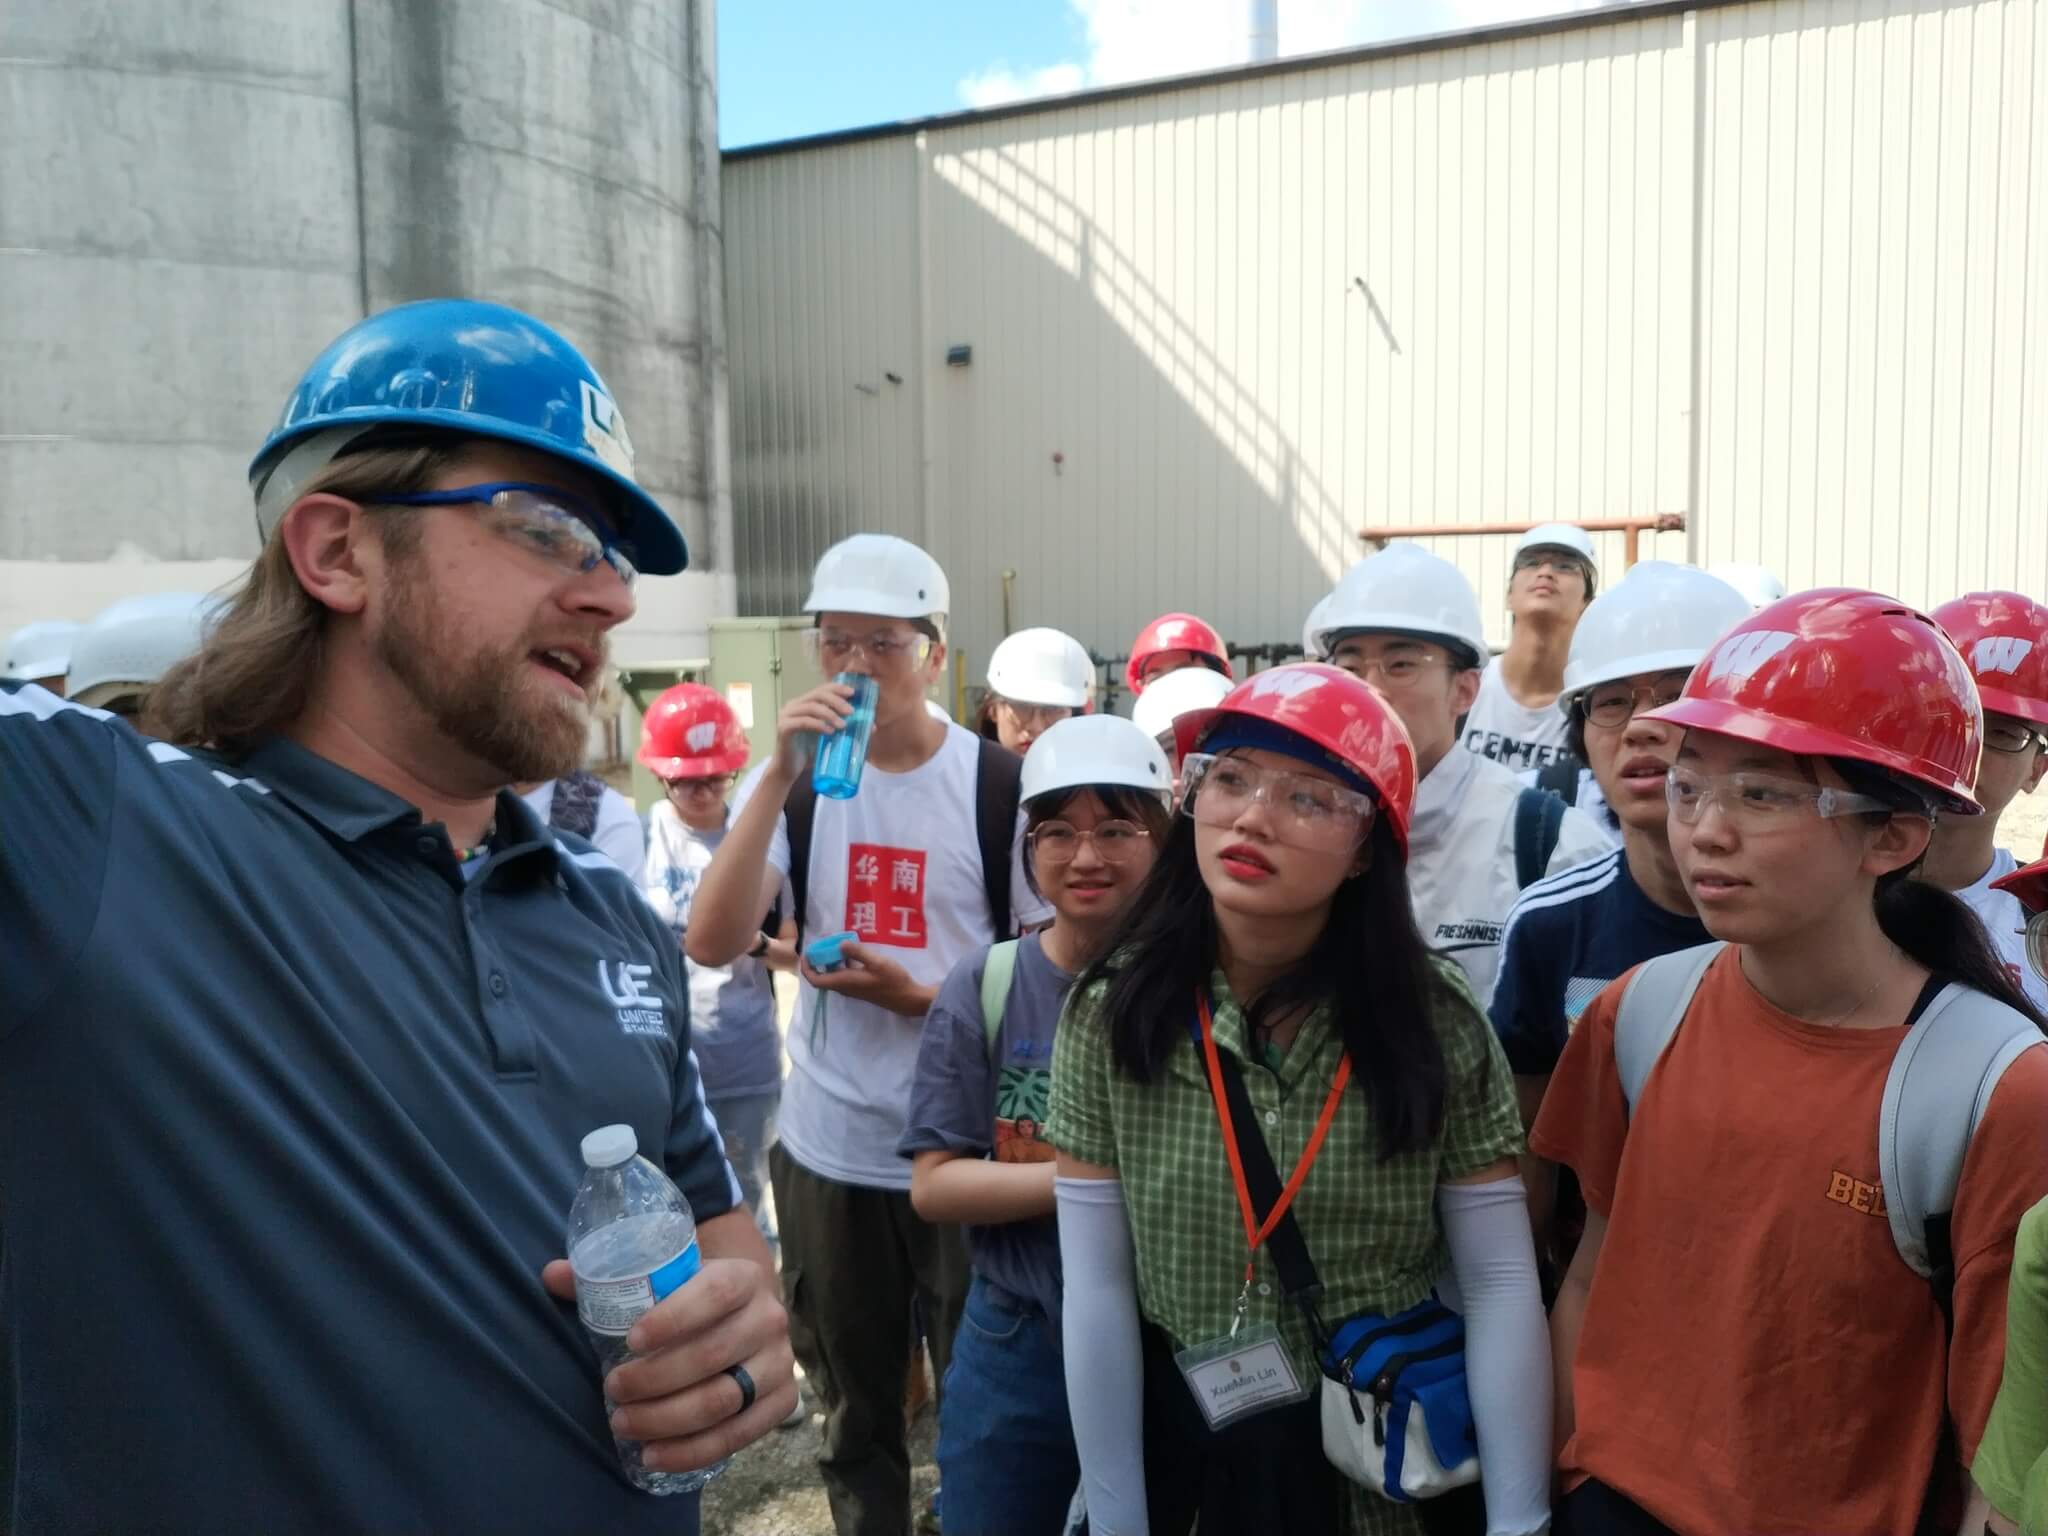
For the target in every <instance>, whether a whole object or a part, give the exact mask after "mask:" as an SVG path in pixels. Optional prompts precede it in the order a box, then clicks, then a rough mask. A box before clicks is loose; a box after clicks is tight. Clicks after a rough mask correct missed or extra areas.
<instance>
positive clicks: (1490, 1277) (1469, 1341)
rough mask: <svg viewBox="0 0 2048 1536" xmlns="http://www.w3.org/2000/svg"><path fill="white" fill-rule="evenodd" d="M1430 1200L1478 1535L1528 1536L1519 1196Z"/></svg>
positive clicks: (1539, 1380)
mask: <svg viewBox="0 0 2048 1536" xmlns="http://www.w3.org/2000/svg"><path fill="white" fill-rule="evenodd" d="M1436 1199H1437V1213H1438V1215H1439V1217H1440V1219H1441V1220H1442V1222H1443V1227H1444V1237H1445V1239H1446V1240H1447V1241H1448V1242H1449V1243H1450V1247H1451V1268H1452V1270H1453V1272H1454V1273H1455V1275H1456V1277H1457V1282H1458V1291H1459V1293H1460V1297H1461V1299H1462V1301H1463V1303H1464V1308H1465V1378H1466V1384H1467V1386H1468V1387H1469V1388H1470V1390H1471V1393H1472V1422H1473V1425H1474V1427H1475V1428H1476V1429H1477V1431H1478V1434H1479V1480H1480V1484H1481V1486H1482V1487H1483V1488H1484V1489H1485V1490H1486V1529H1487V1536H1534V1533H1536V1532H1541V1531H1545V1530H1547V1529H1549V1526H1550V1470H1551V1468H1550V1411H1551V1380H1550V1335H1549V1331H1548V1330H1547V1328H1546V1327H1545V1325H1544V1321H1543V1297H1542V1293H1541V1292H1540V1291H1539V1290H1538V1289H1537V1285H1536V1250H1535V1245H1534V1244H1533V1243H1532V1242H1531V1240H1530V1237H1529V1208H1528V1196H1527V1194H1526V1193H1525V1192H1524V1190H1523V1188H1522V1181H1521V1180H1520V1179H1498V1180H1495V1181H1494V1182H1492V1183H1488V1184H1440V1185H1438V1186H1437V1191H1436ZM1070 1337H1071V1335H1070ZM1079 1428H1080V1425H1079V1423H1078V1422H1077V1423H1076V1425H1075V1429H1076V1431H1077V1432H1078V1430H1079Z"/></svg>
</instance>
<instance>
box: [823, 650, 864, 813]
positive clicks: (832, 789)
mask: <svg viewBox="0 0 2048 1536" xmlns="http://www.w3.org/2000/svg"><path fill="white" fill-rule="evenodd" d="M832 681H833V682H835V683H844V684H845V685H846V686H847V687H849V688H851V689H852V690H853V713H852V714H851V715H850V716H848V717H847V720H846V723H845V724H844V725H842V726H840V727H839V729H838V730H837V731H834V732H833V733H832V734H831V735H830V736H827V737H826V738H825V739H824V740H823V741H821V742H819V743H818V755H817V756H816V758H814V759H813V760H812V762H811V788H812V789H814V790H816V791H817V792H818V793H819V794H820V795H823V796H824V797H825V798H826V799H827V800H851V799H852V798H853V797H854V796H855V795H857V794H859V793H860V771H861V769H863V768H865V767H866V766H867V761H868V737H870V736H872V735H873V734H874V731H875V680H874V679H873V678H872V677H869V676H868V675H867V674H866V673H864V672H842V673H840V674H839V675H838V676H837V677H835V678H833V679H832Z"/></svg>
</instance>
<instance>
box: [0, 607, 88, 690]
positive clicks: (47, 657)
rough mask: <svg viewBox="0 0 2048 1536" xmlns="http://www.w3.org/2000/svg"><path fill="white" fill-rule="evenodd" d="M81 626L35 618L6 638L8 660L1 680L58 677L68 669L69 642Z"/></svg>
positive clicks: (0, 670)
mask: <svg viewBox="0 0 2048 1536" xmlns="http://www.w3.org/2000/svg"><path fill="white" fill-rule="evenodd" d="M83 627H84V626H83V625H79V624H74V623H72V622H71V621H70V620H69V619H38V620H37V621H36V622H35V623H33V624H24V625H22V626H21V628H19V629H17V630H16V631H15V632H14V633H13V634H11V635H9V636H8V637H7V660H6V663H5V665H4V666H0V677H8V678H16V679H19V680H20V681H22V682H28V681H30V680H31V679H34V678H38V677H61V676H63V674H64V673H65V672H66V671H68V670H69V669H70V666H71V643H72V642H73V641H74V640H76V639H77V638H78V632H79V630H80V629H82V628H83Z"/></svg>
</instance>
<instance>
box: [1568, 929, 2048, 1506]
mask: <svg viewBox="0 0 2048 1536" xmlns="http://www.w3.org/2000/svg"><path fill="white" fill-rule="evenodd" d="M1626 981H1627V977H1625V976H1624V977H1623V978H1621V979H1620V980H1618V981H1615V982H1614V983H1612V984H1611V985H1609V986H1608V987H1607V989H1606V990H1605V991H1603V992H1602V993H1601V994H1600V995H1599V997H1597V998H1595V999H1594V1000H1593V1002H1592V1004H1591V1005H1590V1006H1589V1007H1588V1008H1587V1009H1586V1012H1585V1014H1584V1016H1583V1017H1582V1018H1581V1019H1580V1021H1579V1025H1578V1027H1577V1028H1576V1029H1575V1030H1574V1031H1573V1032H1572V1036H1571V1040H1570V1043H1569V1044H1568V1045H1567V1046H1566V1047H1565V1051H1564V1055H1563V1057H1562V1059H1561V1060H1560V1061H1559V1062H1558V1065H1557V1071H1556V1073H1555V1075H1554V1076H1553V1077H1552V1078H1551V1082H1550V1089H1549V1092H1548V1093H1547V1094H1546V1095H1545V1097H1544V1100H1543V1110H1542V1113H1541V1114H1540V1115H1539V1116H1538V1117H1537V1121H1536V1129H1535V1132H1534V1134H1533V1136H1532V1137H1531V1138H1530V1145H1531V1147H1532V1148H1533V1150H1534V1151H1535V1152H1536V1153H1537V1154H1538V1155H1539V1156H1542V1157H1546V1158H1549V1159H1550V1160H1552V1161H1553V1162H1558V1163H1563V1164H1566V1165H1568V1166H1570V1167H1571V1168H1572V1169H1573V1170H1574V1171H1575V1172H1576V1173H1577V1174H1578V1177H1579V1184H1580V1187H1581V1188H1582V1189H1583V1190H1584V1191H1585V1195H1586V1201H1587V1203H1588V1204H1589V1205H1590V1206H1592V1207H1593V1209H1595V1210H1597V1211H1599V1212H1601V1213H1602V1214H1604V1215H1605V1216H1606V1217H1607V1220H1608V1226H1607V1236H1606V1240H1605V1242H1604V1243H1603V1245H1602V1247H1601V1250H1600V1256H1599V1260H1598V1263H1597V1264H1596V1266H1595V1268H1594V1271H1593V1289H1592V1294H1591V1297H1590V1299H1589V1301H1588V1303H1587V1307H1586V1319H1585V1326H1584V1329H1583V1331H1582V1332H1581V1334H1580V1337H1579V1351H1578V1358H1577V1359H1576V1360H1575V1361H1573V1362H1572V1363H1571V1369H1572V1373H1573V1374H1572V1388H1573V1396H1574V1402H1575V1405H1576V1415H1577V1416H1576V1421H1575V1429H1576V1432H1575V1433H1574V1434H1573V1436H1572V1438H1571V1440H1570V1442H1569V1443H1568V1444H1567V1445H1566V1446H1565V1448H1564V1455H1563V1459H1562V1466H1563V1469H1564V1471H1565V1473H1566V1475H1567V1476H1568V1477H1569V1478H1571V1479H1573V1480H1575V1481H1576V1480H1578V1479H1580V1478H1583V1477H1585V1476H1591V1477H1595V1478H1598V1479H1599V1480H1600V1481H1601V1482H1603V1483H1605V1484H1607V1485H1608V1486H1609V1487H1611V1488H1613V1489H1615V1490H1616V1491H1617V1492H1619V1493H1621V1494H1623V1495H1625V1496H1626V1497H1628V1498H1629V1499H1632V1500H1633V1501H1634V1502H1635V1503H1637V1504H1639V1505H1641V1506H1642V1507H1643V1508H1644V1509H1645V1510H1647V1511H1649V1513H1651V1514H1652V1515H1654V1516H1656V1517H1657V1519H1659V1520H1661V1521H1663V1522H1664V1523H1665V1524H1666V1525H1668V1526H1671V1527H1672V1528H1673V1529H1674V1530H1677V1531H1680V1532H1683V1533H1685V1536H1706V1533H1708V1532H1740V1533H1743V1536H1780V1533H1782V1536H1814V1533H1817V1532H1856V1533H1859V1536H1862V1533H1870V1536H1877V1533H1885V1532H1889V1533H1894V1536H1911V1533H1912V1531H1913V1527H1914V1523H1915V1520H1916V1519H1917V1517H1918V1515H1919V1512H1920V1506H1921V1503H1922V1500H1923V1498H1924V1497H1925V1495H1926V1492H1927V1488H1928V1483H1929V1479H1930V1476H1931V1474H1932V1472H1933V1470H1934V1457H1935V1452H1936V1447H1937V1445H1938V1444H1939V1442H1940V1436H1941V1430H1942V1415H1943V1410H1944V1397H1945V1398H1946V1408H1947V1410H1948V1412H1949V1413H1951V1414H1952V1415H1953V1418H1954V1422H1955V1424H1956V1426H1957V1428H1958V1431H1959V1433H1960V1436H1961V1442H1960V1446H1959V1451H1960V1455H1961V1460H1962V1463H1963V1464H1964V1465H1968V1463H1969V1461H1970V1458H1971V1457H1972V1456H1974V1455H1975V1454H1976V1449H1977V1440H1978V1437H1979V1436H1980V1435H1982V1433H1983V1431H1984V1421H1985V1418H1986V1417H1987V1416H1988V1415H1989V1414H1990V1412H1991V1401H1992V1398H1993V1397H1994V1396H1996V1395H1997V1392H1998V1382H1999V1376H2000V1373H2001V1371H2002V1370H2003V1366H2004V1354H2003V1350H2004V1340H2005V1288H2006V1278H2007V1272H2008V1270H2009V1269H2010V1268H2011V1265H2012V1246H2013V1235H2014V1232H2015V1231H2016V1229H2017V1228H2018V1226H2019V1219H2020V1217H2021V1216H2022V1215H2023V1214H2024V1213H2025V1212H2026V1210H2027V1208H2028V1207H2029V1206H2030V1205H2032V1204H2033V1203H2034V1202H2035V1201H2037V1200H2040V1199H2042V1198H2043V1197H2044V1196H2048V1049H2043V1050H2032V1051H2028V1052H2026V1053H2025V1054H2023V1055H2022V1056H2021V1057H2020V1059H2019V1060H2018V1061H2016V1062H2015V1063H2014V1064H2013V1065H2012V1067H2011V1068H2010V1069H2009V1070H2008V1071H2007V1073H2006V1075H2005V1077H2004V1078H2003V1079H2002V1080H2001V1082H2000V1083H1999V1086H1998V1089H1997V1091H1996V1092H1995V1093H1994V1094H1993V1095H1992V1098H1991V1102H1990V1105H1989V1106H1988V1108H1987V1109H1986V1111H1985V1114H1984V1118H1983V1120H1982V1121H1981V1122H1980V1123H1979V1125H1978V1128H1977V1133H1976V1136H1975V1137H1974V1139H1973V1140H1972V1142H1971V1145H1970V1152H1969V1156H1968V1158H1967V1159H1966V1160H1965V1162H1964V1164H1963V1174H1962V1180H1961V1183H1960V1185H1959V1186H1958V1188H1957V1191H1956V1202H1955V1210H1954V1213H1953V1216H1952V1219H1951V1228H1950V1231H1951V1244H1952V1247H1953V1249H1954V1252H1955V1259H1956V1287H1955V1340H1954V1348H1953V1350H1952V1351H1951V1350H1950V1348H1949V1345H1948V1342H1947V1340H1946V1338H1945V1331H1946V1330H1945V1327H1944V1324H1943V1321H1942V1316H1941V1311H1940V1309H1939V1308H1938V1307H1937V1306H1936V1305H1935V1300H1934V1293H1933V1290H1932V1288H1931V1287H1930V1286H1929V1285H1928V1283H1927V1282H1926V1281H1924V1280H1922V1279H1921V1278H1920V1277H1919V1276H1918V1275H1915V1274H1914V1273H1913V1272H1912V1271H1911V1270H1910V1269H1908V1268H1907V1267H1906V1265H1905V1262H1904V1261H1903V1260H1902V1259H1901V1258H1900V1257H1899V1254H1898V1250H1897V1248H1896V1247H1894V1246H1893V1243H1892V1234H1891V1227H1890V1225H1889V1224H1888V1222H1887V1221H1886V1219H1885V1215H1884V1203H1883V1201H1884V1195H1883V1191H1882V1189H1880V1188H1879V1185H1878V1169H1877V1123H1878V1107H1879V1104H1880V1103H1881V1101H1882V1099H1883V1096H1884V1082H1885V1073H1886V1071H1887V1069H1889V1067H1890V1066H1891V1061H1892V1056H1893V1053H1894V1052H1896V1051H1897V1049H1898V1047H1899V1045H1900V1043H1901V1042H1902V1041H1903V1040H1904V1039H1905V1034H1906V1031H1905V1028H1904V1026H1903V1025H1902V1026H1900V1027H1898V1028H1893V1029H1869V1030H1866V1029H1829V1028H1823V1027H1819V1026H1816V1025H1812V1024H1807V1023H1804V1022H1802V1021H1801V1020H1798V1019H1795V1018H1793V1017H1792V1016H1791V1015H1789V1014H1785V1013H1781V1012H1779V1011H1778V1010H1777V1009H1776V1008H1773V1007H1772V1006H1771V1005H1770V1004H1769V1003H1767V1002H1765V1001H1764V999H1763V998H1762V997H1761V996H1759V995H1758V993H1757V992H1756V990H1755V989H1754V988H1752V987H1751V986H1750V985H1749V982H1748V980H1747V979H1746V978H1745V977H1744V976H1743V974H1742V969H1741V966H1740V964H1739V963H1738V958H1737V951H1736V950H1734V949H1732V948H1731V949H1730V950H1729V951H1727V952H1726V953H1724V954H1723V955H1721V956H1720V957H1719V958H1718V959H1716V960H1715V962H1714V964H1713V966H1712V968H1711V969H1709V971H1708V972H1707V974H1706V977H1705V978H1704V980H1703V981H1702V982H1701V984H1700V989H1699V993H1698V995H1697V996H1696V997H1695V998H1694V1000H1693V1004H1692V1008H1691V1011H1690V1012H1689V1013H1688V1014H1687V1015H1686V1020H1685V1023H1684V1025H1683V1026H1682V1027H1681V1028H1680V1029H1679V1031H1678V1033H1677V1034H1676V1035H1675V1036H1674V1037H1673V1038H1672V1040H1671V1043H1670V1045H1669V1046H1668V1047H1667V1048H1666V1049H1665V1052H1664V1055H1663V1057H1662V1058H1661V1060H1659V1062H1658V1064H1657V1066H1656V1068H1655V1070H1653V1071H1652V1072H1651V1074H1650V1077H1649V1080H1648V1082H1647V1083H1645V1084H1644V1087H1643V1094H1642V1099H1641V1101H1640V1102H1639V1103H1638V1104H1637V1106H1636V1117H1635V1121H1634V1123H1633V1125H1632V1124H1631V1122H1630V1119H1629V1115H1628V1110H1627V1108H1626V1106H1625V1104H1624V1103H1623V1100H1622V1093H1621V1080H1620V1078H1619V1077H1618V1076H1617V1075H1616V1072H1615V1066H1614V1015H1615V1009H1616V1008H1617V1007H1618V1006H1619V1004H1620V1001H1621V992H1622V988H1623V986H1624V984H1625V983H1626ZM1631 1131H1633V1134H1631ZM1944 1377H1945V1378H1946V1393H1944V1390H1943V1388H1944Z"/></svg>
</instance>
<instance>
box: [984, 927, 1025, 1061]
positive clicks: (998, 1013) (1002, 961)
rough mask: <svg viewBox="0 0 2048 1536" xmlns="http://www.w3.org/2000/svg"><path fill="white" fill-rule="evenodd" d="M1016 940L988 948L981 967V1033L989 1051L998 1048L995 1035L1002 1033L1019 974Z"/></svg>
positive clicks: (1004, 941)
mask: <svg viewBox="0 0 2048 1536" xmlns="http://www.w3.org/2000/svg"><path fill="white" fill-rule="evenodd" d="M1019 942H1020V941H1019V940H1016V939H1004V940H1003V941H1002V942H1001V943H998V944H991V945H989V947H988V957H987V958H986V959H985V960H983V961H982V964H981V1030H982V1039H983V1041H984V1043H985V1044H986V1045H987V1046H988V1048H989V1049H990V1050H991V1051H993V1050H994V1049H995V1048H996V1036H998V1035H1000V1034H1001V1033H1002V1032H1003V1012H1004V1010H1005V1009H1006V1008H1007V1007H1008V1006H1009V1003H1010V981H1011V978H1013V977H1014V976H1015V975H1016V974H1017V945H1018V943H1019Z"/></svg>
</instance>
